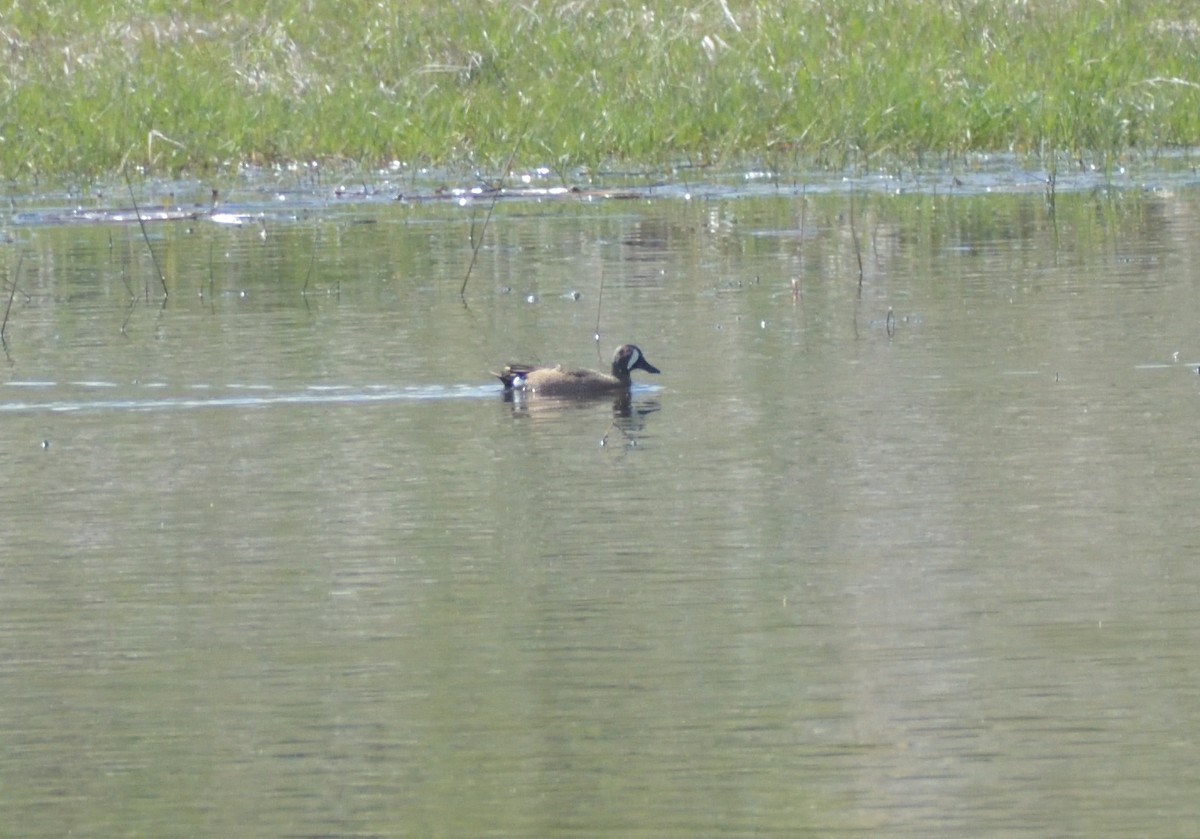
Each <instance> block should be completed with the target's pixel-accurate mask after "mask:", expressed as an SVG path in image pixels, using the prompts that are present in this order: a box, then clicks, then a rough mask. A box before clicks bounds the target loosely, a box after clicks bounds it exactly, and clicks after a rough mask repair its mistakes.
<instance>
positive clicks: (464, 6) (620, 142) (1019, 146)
mask: <svg viewBox="0 0 1200 839" xmlns="http://www.w3.org/2000/svg"><path fill="white" fill-rule="evenodd" d="M1198 142H1200V13H1197V12H1196V11H1195V9H1194V8H1193V7H1192V5H1191V4H1190V3H1185V2H1167V0H1145V1H1144V2H1127V0H1107V2H1103V0H997V1H996V2H976V0H934V1H933V2H929V0H879V2H843V0H812V1H811V2H793V0H751V2H738V0H694V2H688V1H687V0H683V2H678V0H644V2H639V3H632V4H625V3H608V2H591V1H590V0H573V2H552V3H551V2H538V0H527V2H489V1H488V0H451V2H417V3H390V2H379V1H378V0H336V2H334V0H269V1H268V2H265V3H263V2H255V1H252V0H225V2H220V3H202V2H182V3H180V2H165V0H142V1H141V2H134V0H104V1H103V2H101V1H100V0H81V2H76V3H62V2H60V0H16V2H15V3H10V4H8V8H7V9H6V10H4V11H0V175H3V176H4V177H6V178H8V179H10V180H21V179H25V178H28V177H46V176H53V175H82V174H99V173H105V172H115V171H118V170H121V169H124V168H128V167H131V166H136V167H145V169H146V171H148V172H150V173H153V174H158V175H164V176H177V175H181V174H187V173H198V172H203V171H212V170H214V169H222V168H226V167H235V166H237V165H239V164H242V163H246V162H249V163H258V164H264V163H287V162H295V161H312V160H318V161H328V160H343V161H349V162H351V163H355V164H361V165H363V166H386V165H388V164H393V165H394V164H395V163H398V164H401V165H411V166H416V165H436V166H444V167H450V168H453V167H457V166H464V167H474V168H479V169H495V168H496V167H500V166H502V165H503V164H504V163H505V162H506V161H508V160H509V158H510V156H511V155H514V152H515V157H513V160H514V164H515V165H517V166H533V165H542V166H548V167H550V168H551V169H558V170H561V171H563V172H568V171H573V170H574V169H576V168H578V167H589V166H597V165H600V164H603V163H611V162H612V161H614V160H615V161H624V162H626V163H631V164H635V165H639V166H658V165H662V164H668V163H674V162H680V161H687V162H689V163H693V164H710V163H716V164H730V163H732V162H737V161H741V160H744V159H754V160H759V161H762V162H765V163H766V164H767V165H771V166H778V167H781V168H786V167H789V166H802V165H812V164H817V165H840V164H844V163H846V162H848V161H857V162H863V161H871V160H873V159H876V158H893V159H895V158H899V159H912V158H921V157H923V156H943V155H944V156H954V155H959V154H964V153H968V152H972V151H1013V152H1017V153H1020V154H1030V155H1044V154H1047V153H1051V152H1053V153H1055V154H1061V153H1071V154H1081V155H1082V154H1086V155H1095V156H1098V157H1100V158H1103V159H1108V160H1111V159H1114V158H1116V157H1119V156H1120V155H1122V154H1125V153H1128V152H1130V151H1138V152H1147V153H1153V152H1155V151H1157V150H1159V149H1164V148H1171V147H1179V146H1195V145H1197V144H1198Z"/></svg>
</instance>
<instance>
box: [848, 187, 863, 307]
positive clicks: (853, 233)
mask: <svg viewBox="0 0 1200 839" xmlns="http://www.w3.org/2000/svg"><path fill="white" fill-rule="evenodd" d="M850 240H851V241H852V242H854V258H855V259H857V260H858V296H859V297H860V298H861V297H862V287H863V264H862V248H860V247H859V246H858V231H857V230H856V229H855V228H854V190H853V189H852V190H850Z"/></svg>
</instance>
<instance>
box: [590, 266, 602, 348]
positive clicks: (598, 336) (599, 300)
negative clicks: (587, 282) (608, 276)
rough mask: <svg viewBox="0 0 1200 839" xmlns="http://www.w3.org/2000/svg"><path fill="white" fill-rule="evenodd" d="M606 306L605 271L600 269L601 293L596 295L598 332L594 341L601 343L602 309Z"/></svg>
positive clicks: (593, 337)
mask: <svg viewBox="0 0 1200 839" xmlns="http://www.w3.org/2000/svg"><path fill="white" fill-rule="evenodd" d="M603 305H604V269H600V293H599V294H597V295H596V331H595V333H593V335H592V340H594V341H595V342H596V343H597V344H599V343H600V307H601V306H603Z"/></svg>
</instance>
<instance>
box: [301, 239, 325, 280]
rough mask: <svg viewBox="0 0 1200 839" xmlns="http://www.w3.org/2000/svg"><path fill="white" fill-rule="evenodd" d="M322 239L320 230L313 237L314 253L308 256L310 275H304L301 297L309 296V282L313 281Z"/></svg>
mask: <svg viewBox="0 0 1200 839" xmlns="http://www.w3.org/2000/svg"><path fill="white" fill-rule="evenodd" d="M320 238H321V231H320V230H318V231H317V232H316V234H315V235H314V236H313V245H312V253H310V254H309V255H308V273H306V274H305V275H304V288H302V289H300V296H301V297H307V296H308V281H309V280H311V279H312V272H313V265H315V264H316V262H317V242H318V240H320Z"/></svg>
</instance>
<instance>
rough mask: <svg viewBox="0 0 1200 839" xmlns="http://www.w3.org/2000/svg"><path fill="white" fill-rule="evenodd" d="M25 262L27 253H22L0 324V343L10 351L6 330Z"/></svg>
mask: <svg viewBox="0 0 1200 839" xmlns="http://www.w3.org/2000/svg"><path fill="white" fill-rule="evenodd" d="M24 261H25V252H24V251H21V255H20V256H19V257H17V270H16V272H15V273H14V274H13V278H12V286H11V287H10V288H9V290H8V305H7V306H5V307H4V322H3V323H0V342H3V343H4V348H5V349H8V341H7V340H6V339H5V337H4V330H6V329H8V313H9V312H11V311H12V304H13V298H14V297H16V296H17V280H18V279H19V278H20V276H21V263H23V262H24Z"/></svg>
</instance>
